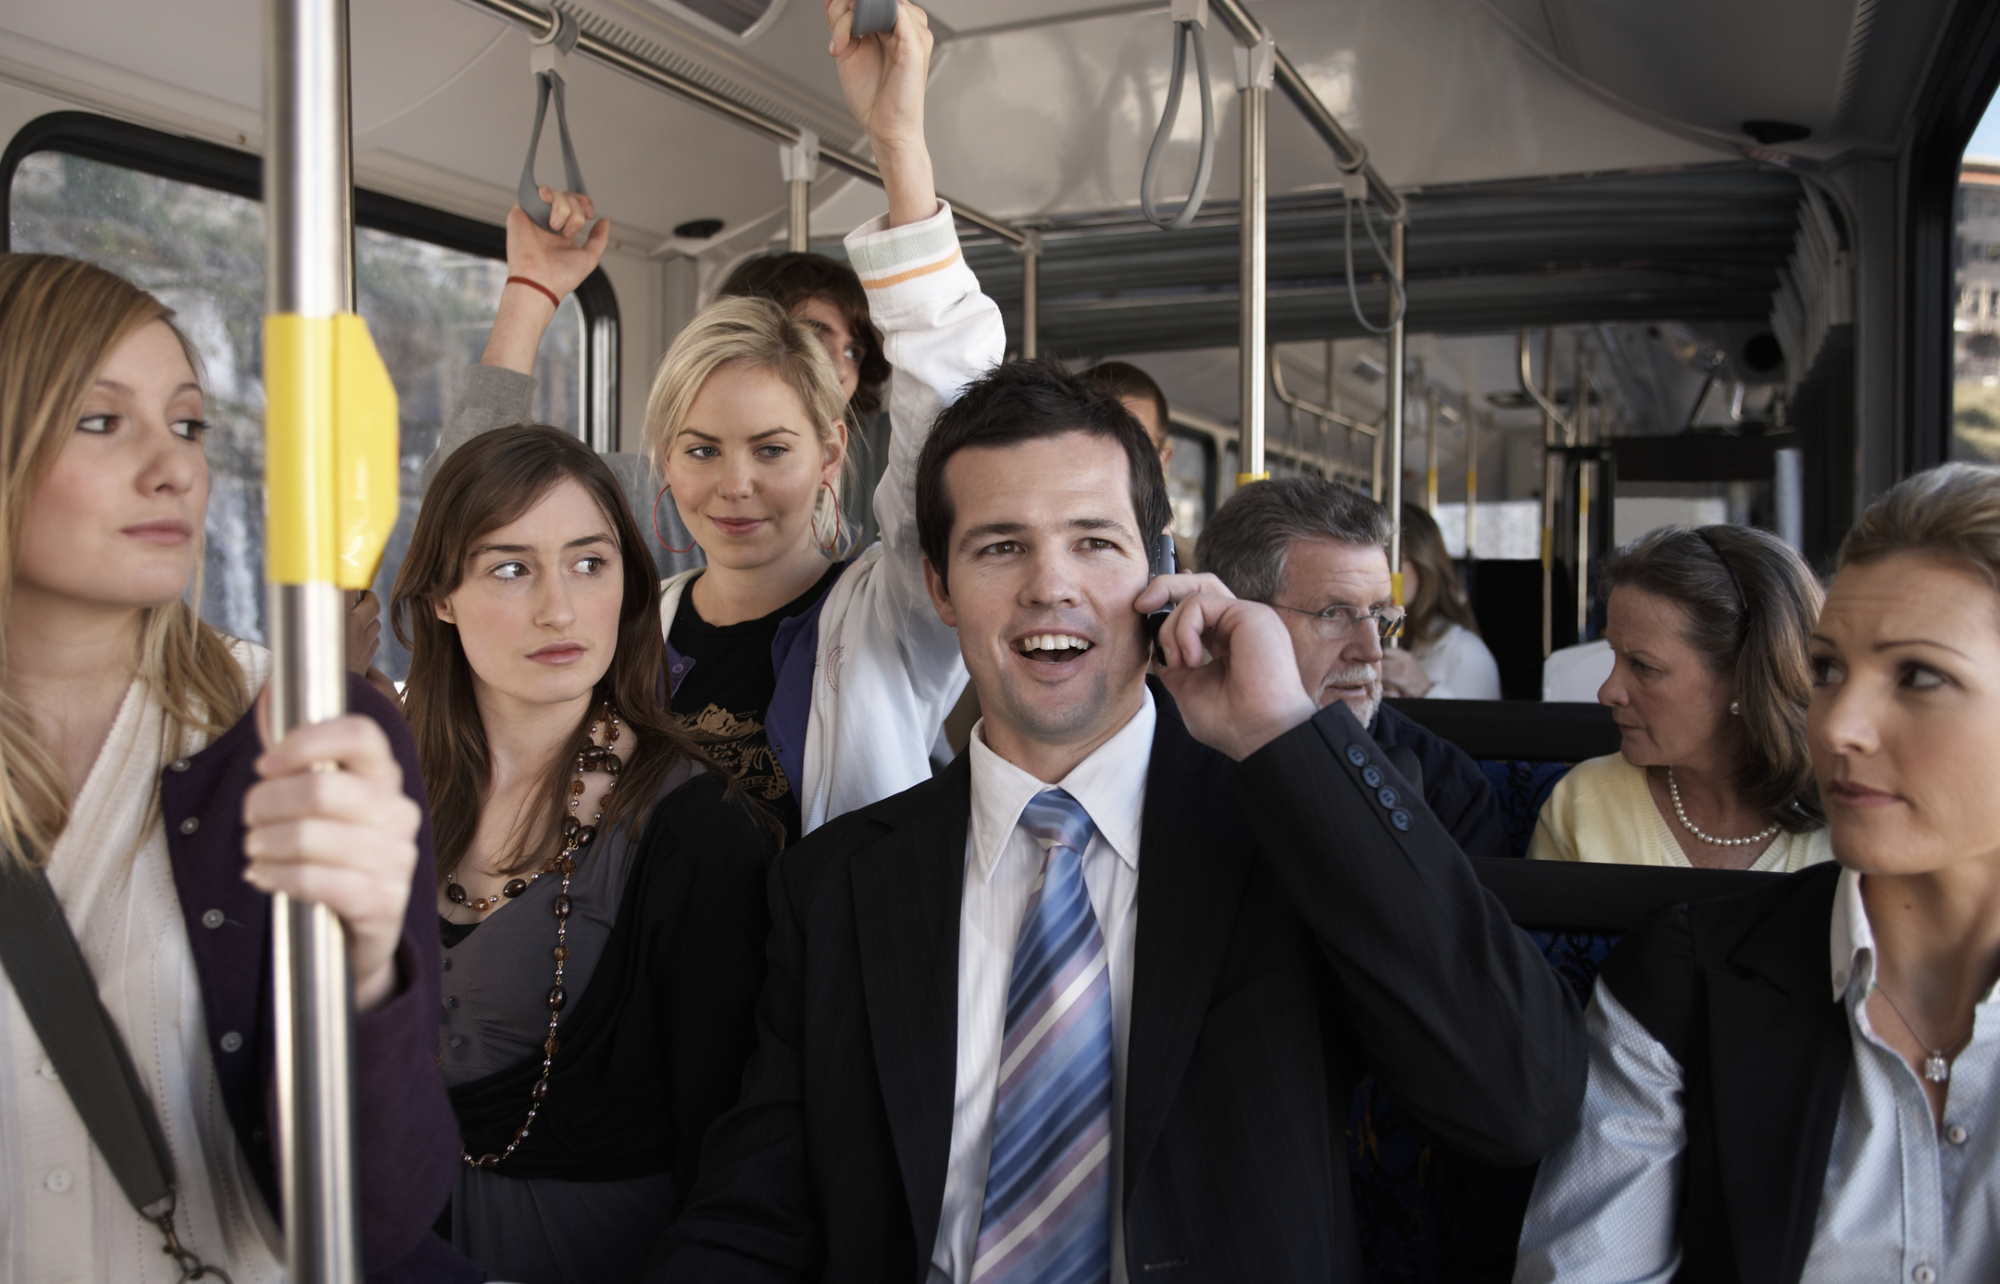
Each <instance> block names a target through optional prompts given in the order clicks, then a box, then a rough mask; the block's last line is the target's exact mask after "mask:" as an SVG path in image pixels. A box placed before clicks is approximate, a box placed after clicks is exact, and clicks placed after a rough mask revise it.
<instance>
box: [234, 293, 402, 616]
mask: <svg viewBox="0 0 2000 1284" xmlns="http://www.w3.org/2000/svg"><path fill="white" fill-rule="evenodd" d="M264 394H265V411H264V477H265V494H264V503H265V528H264V529H265V534H264V556H265V565H266V573H267V574H268V576H269V578H270V580H271V582H272V583H274V584H325V583H328V582H331V583H334V584H337V585H339V586H340V587H341V588H344V589H365V588H367V587H368V586H369V584H371V583H373V582H374V579H375V572H376V570H377V568H378V567H379V566H380V564H381V561H382V550H383V549H384V548H385V547H387V545H388V542H389V533H390V531H392V530H393V529H395V525H396V513H397V509H398V507H399V506H400V504H401V498H402V496H401V481H402V479H401V475H400V470H399V467H398V463H399V461H398V458H397V454H398V444H399V442H398V423H397V417H396V388H395V385H394V384H392V383H391V382H390V381H389V371H388V368H387V367H386V366H384V365H383V364H382V357H381V354H380V353H378V352H377V351H376V350H375V341H374V340H373V339H371V338H370V337H369V334H368V323H367V322H365V321H363V320H362V319H361V318H360V317H359V316H356V315H355V314H354V313H351V312H347V313H342V314H340V315H339V316H332V317H301V316H293V315H290V314H279V315H273V316H267V317H265V318H264Z"/></svg>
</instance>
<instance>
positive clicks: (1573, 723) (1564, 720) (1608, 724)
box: [1387, 700, 1618, 856]
mask: <svg viewBox="0 0 2000 1284" xmlns="http://www.w3.org/2000/svg"><path fill="white" fill-rule="evenodd" d="M1387 703H1388V704H1389V705H1390V707H1392V708H1394V709H1395V710H1396V712H1398V713H1400V714H1403V715H1404V716H1405V717H1408V718H1409V719H1410V720H1411V721H1412V722H1415V723H1417V724H1418V725H1419V726H1421V727H1423V728H1424V729H1425V730H1426V731H1429V732H1430V733H1431V734H1432V735H1435V736H1437V737H1439V738H1440V739H1443V740H1449V741H1450V742H1451V743H1452V744H1454V745H1457V746H1458V747H1459V748H1460V749H1461V750H1463V751H1464V752H1465V753H1466V754H1467V755H1468V756H1470V757H1471V758H1473V759H1474V760H1475V761H1476V762H1478V763H1479V769H1480V770H1481V771H1483V772H1484V773H1486V780H1487V783H1488V784H1490V785H1492V786H1493V792H1494V793H1495V794H1496V795H1498V796H1499V799H1500V824H1501V827H1502V828H1504V829H1505V830H1506V831H1507V845H1508V847H1509V848H1510V849H1511V850H1512V852H1513V854H1514V855H1516V856H1526V855H1527V854H1528V840H1529V839H1531V838H1533V837H1534V835H1535V822H1536V821H1537V820H1539V819H1540V817H1541V814H1542V804H1543V803H1546V802H1547V801H1548V800H1549V794H1550V792H1551V791H1553V790H1554V789H1555V787H1556V782H1557V781H1559V780H1561V779H1562V778H1563V777H1564V776H1566V775H1568V774H1569V769H1570V768H1571V767H1572V766H1574V765H1575V764H1577V763H1579V762H1582V761H1583V760H1584V759H1586V758H1601V757H1603V756H1604V755H1605V754H1612V753H1617V752H1618V727H1617V724H1615V723H1613V722H1612V721H1611V710H1609V709H1607V708H1605V707H1604V706H1603V705H1601V704H1569V703H1559V704H1544V703H1539V702H1535V701H1528V700H1390V701H1388V702H1387Z"/></svg>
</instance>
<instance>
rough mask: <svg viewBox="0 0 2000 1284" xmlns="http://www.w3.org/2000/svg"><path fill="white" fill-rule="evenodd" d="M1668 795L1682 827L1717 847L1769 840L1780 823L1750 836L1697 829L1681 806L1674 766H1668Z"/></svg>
mask: <svg viewBox="0 0 2000 1284" xmlns="http://www.w3.org/2000/svg"><path fill="white" fill-rule="evenodd" d="M1667 797H1669V798H1671V799H1673V803H1674V816H1675V818H1676V819H1678V820H1679V821H1680V822H1681V828H1682V829H1685V830H1687V831H1688V832H1689V833H1690V834H1693V835H1694V836H1695V837H1696V838H1699V839H1700V840H1701V841H1703V842H1704V843H1709V844H1711V845H1713V846H1716V847H1751V846H1754V845H1756V844H1758V843H1764V842H1769V841H1770V840H1771V838H1772V837H1773V836H1774V835H1776V834H1777V832H1778V825H1777V823H1776V822H1775V821H1774V822H1772V824H1771V826H1770V828H1768V829H1765V830H1763V831H1762V832H1760V833H1755V834H1752V835H1750V837H1748V838H1716V837H1714V836H1713V835H1711V834H1705V833H1703V832H1702V831H1701V830H1699V829H1696V828H1695V827H1694V822H1693V821H1691V820H1689V819H1688V814H1687V808H1685V807H1683V806H1681V788H1680V786H1679V785H1677V784H1675V783H1674V769H1673V768H1672V767H1669V768H1667Z"/></svg>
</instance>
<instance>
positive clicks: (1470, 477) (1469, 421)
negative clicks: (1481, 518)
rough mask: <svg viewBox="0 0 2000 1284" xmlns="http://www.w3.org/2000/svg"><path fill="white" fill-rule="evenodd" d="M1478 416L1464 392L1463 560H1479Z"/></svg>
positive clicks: (1467, 393)
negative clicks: (1477, 519)
mask: <svg viewBox="0 0 2000 1284" xmlns="http://www.w3.org/2000/svg"><path fill="white" fill-rule="evenodd" d="M1478 513H1479V415H1478V412H1476V411H1475V410H1474V409H1473V407H1472V390H1471V389H1470V388H1467V389H1466V390H1465V560H1466V561H1468V562H1476V561H1478V560H1479V523H1478V522H1477V521H1476V520H1475V519H1476V518H1477V516H1478Z"/></svg>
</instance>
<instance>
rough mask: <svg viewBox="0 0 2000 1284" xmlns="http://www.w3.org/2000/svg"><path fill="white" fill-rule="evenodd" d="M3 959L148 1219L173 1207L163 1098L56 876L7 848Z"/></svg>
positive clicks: (121, 1180)
mask: <svg viewBox="0 0 2000 1284" xmlns="http://www.w3.org/2000/svg"><path fill="white" fill-rule="evenodd" d="M0 963H4V964H5V965H6V968H7V979H8V980H9V981H11V982H13V984H14V997H15V998H17V999H19V1000H20V1003H21V1008H22V1010H23V1011H24V1012H26V1013H27V1014H28V1024H30V1025H32V1026H34V1027H35V1034H36V1036H37V1037H38V1038H40V1039H41V1041H42V1050H43V1051H44V1052H46V1053H48V1057H49V1060H50V1062H52V1063H53V1064H54V1065H55V1068H56V1076H57V1077H58V1078H59V1079H60V1080H61V1081H62V1085H63V1089H64V1090H65V1091H67V1092H68V1093H69V1099H70V1102H71V1104H73V1105H74V1106H75V1107H76V1113H77V1114H78V1115H80V1116H82V1118H83V1126H84V1127H85V1128H87V1129H88V1130H89V1131H90V1139H91V1141H92V1142H94V1143H95V1144H96V1146H97V1149H98V1150H99V1151H100V1152H102V1153H103V1155H104V1158H105V1161H106V1162H107V1163H109V1164H110V1165H111V1171H112V1172H113V1173H115V1174H116V1175H117V1177H118V1184H119V1185H120V1186H122V1187H123V1188H124V1190H125V1197H126V1198H127V1199H129V1200H131V1201H132V1207H134V1208H136V1209H138V1210H139V1213H140V1215H141V1216H142V1217H146V1218H151V1219H157V1218H159V1217H160V1216H162V1215H163V1214H164V1213H167V1212H169V1211H171V1210H172V1208H173V1198H174V1161H173V1157H172V1155H170V1154H169V1153H168V1151H167V1139H166V1135H165V1134H164V1133H162V1132H161V1131H160V1121H159V1118H158V1116H156V1115H155V1114H154V1113H153V1103H152V1100H151V1098H149V1097H148V1096H147V1095H146V1089H145V1085H143V1084H142V1083H140V1082H139V1072H138V1071H137V1070H136V1069H134V1068H133V1066H132V1057H131V1054H129V1053H128V1052H126V1050H125V1040H124V1039H122V1038H120V1037H119V1034H118V1027H116V1026H114V1025H113V1024H112V1023H111V1014H110V1013H109V1012H106V1011H105V1010H104V1002H103V1000H101V999H99V998H98V997H97V982H96V981H95V980H93V979H92V978H91V975H90V965H89V964H87V963H85V962H84V961H83V951H82V950H80V949H78V948H77V944H76V937H75V936H74V935H72V934H71V933H70V930H69V920H68V919H66V918H64V917H63V911H62V904H61V902H59V901H57V900H56V893H55V889H54V888H52V887H50V886H49V879H48V875H47V874H45V873H43V872H42V871H41V870H40V869H23V868H21V867H20V866H19V865H18V864H16V863H15V862H14V861H12V860H10V859H8V858H7V857H5V856H4V855H0Z"/></svg>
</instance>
